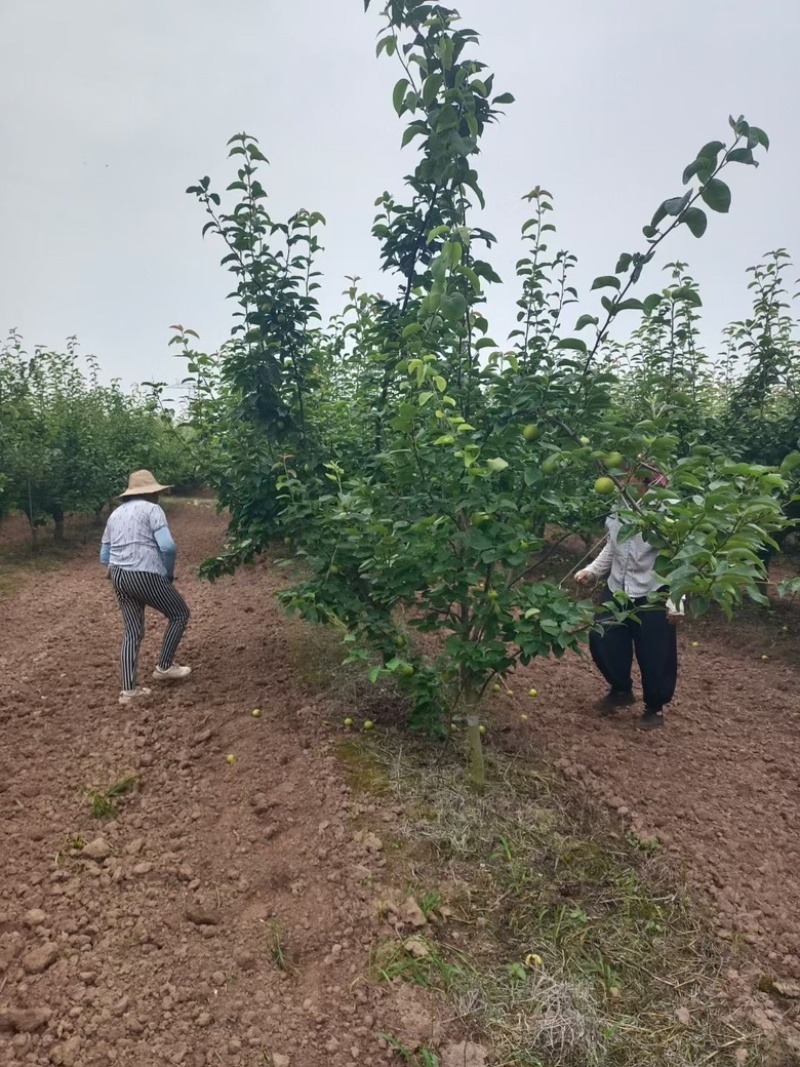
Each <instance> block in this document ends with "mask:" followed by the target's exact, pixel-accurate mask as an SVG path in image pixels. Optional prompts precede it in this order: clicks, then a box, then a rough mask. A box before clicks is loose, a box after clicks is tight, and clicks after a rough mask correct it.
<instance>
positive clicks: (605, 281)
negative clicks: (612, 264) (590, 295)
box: [592, 274, 622, 289]
mask: <svg viewBox="0 0 800 1067" xmlns="http://www.w3.org/2000/svg"><path fill="white" fill-rule="evenodd" d="M621 288H622V283H621V282H620V280H619V278H615V277H614V275H613V274H603V275H601V276H600V277H599V278H595V280H594V281H593V282H592V289H621Z"/></svg>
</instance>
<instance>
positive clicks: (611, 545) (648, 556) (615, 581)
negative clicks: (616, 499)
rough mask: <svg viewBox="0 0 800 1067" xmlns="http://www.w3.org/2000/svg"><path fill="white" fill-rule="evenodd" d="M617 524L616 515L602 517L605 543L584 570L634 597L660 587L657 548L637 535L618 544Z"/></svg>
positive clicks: (662, 580) (611, 586) (620, 524)
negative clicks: (605, 536) (657, 569)
mask: <svg viewBox="0 0 800 1067" xmlns="http://www.w3.org/2000/svg"><path fill="white" fill-rule="evenodd" d="M621 526H622V523H621V522H620V521H619V518H618V517H617V516H616V515H611V516H610V517H609V518H608V519H607V520H606V529H607V530H608V542H607V544H606V546H605V548H604V549H603V551H602V552H601V553H600V555H599V556H598V557H597V559H596V560H595V561H594V562H593V563H590V564H589V566H588V567H587V568H586V569H587V570H588V571H589V572H590V573H591V574H592V575H593V576H594V577H595V578H598V579H600V578H607V579H608V588H609V589H610V590H611V592H612V593H616V592H618V591H619V590H622V591H623V592H625V593H627V594H628V596H629V597H632V598H633V599H634V600H638V599H640V598H642V597H646V596H647V595H648V594H650V593H655V592H656V591H657V590H658V589H662V588H663V587H664V579H663V578H661V577H659V575H658V574H656V571H655V565H656V560H657V559H658V549H657V548H653V546H652V545H648V544H647V542H646V541H645V540H644V539H643V538H642V535H641V534H636V536H635V537H632V538H630V540H628V541H624V542H623V543H622V544H620V542H619V541H618V540H617V538H618V537H619V531H620V528H621Z"/></svg>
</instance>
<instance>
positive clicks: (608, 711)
mask: <svg viewBox="0 0 800 1067" xmlns="http://www.w3.org/2000/svg"><path fill="white" fill-rule="evenodd" d="M635 703H636V697H635V696H634V695H633V690H632V689H612V690H611V691H610V692H609V693H607V694H606V695H605V696H604V697H603V699H602V700H598V702H597V704H595V707H596V709H597V712H598V714H599V715H600V718H601V719H608V718H610V717H611V716H612V715H616V714H617V712H618V711H619V709H620V708H628V707H630V705H631V704H635Z"/></svg>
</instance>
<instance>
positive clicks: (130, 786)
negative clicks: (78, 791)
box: [85, 775, 139, 819]
mask: <svg viewBox="0 0 800 1067" xmlns="http://www.w3.org/2000/svg"><path fill="white" fill-rule="evenodd" d="M138 783H139V779H138V778H137V777H136V776H135V775H132V776H131V777H129V778H121V779H120V780H119V781H118V782H114V784H113V785H110V786H109V787H108V789H103V790H97V789H87V790H86V791H85V793H86V797H87V799H88V801H89V813H90V815H91V816H92V818H93V819H116V817H117V816H118V815H119V808H120V801H121V800H122V798H123V797H124V796H127V794H128V793H130V792H132V791H133V790H134V789H135V788H136V786H137V785H138Z"/></svg>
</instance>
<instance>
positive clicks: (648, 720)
mask: <svg viewBox="0 0 800 1067" xmlns="http://www.w3.org/2000/svg"><path fill="white" fill-rule="evenodd" d="M663 725H664V715H663V712H660V711H649V710H647V709H645V712H644V715H642V717H641V719H639V729H640V730H657V729H658V728H659V726H663Z"/></svg>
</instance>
